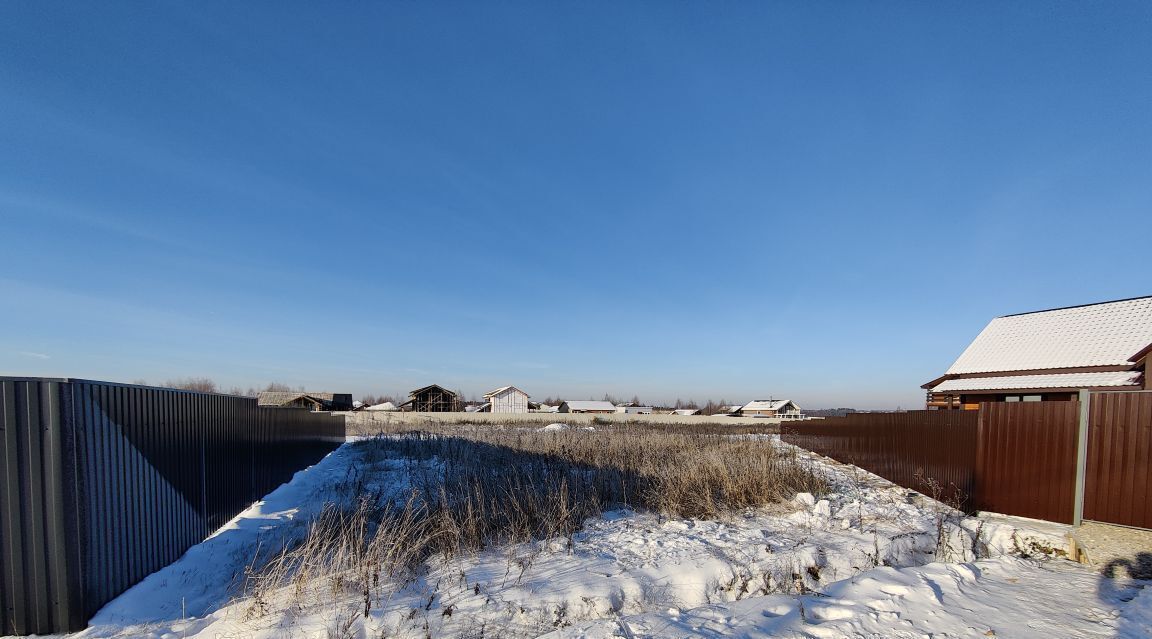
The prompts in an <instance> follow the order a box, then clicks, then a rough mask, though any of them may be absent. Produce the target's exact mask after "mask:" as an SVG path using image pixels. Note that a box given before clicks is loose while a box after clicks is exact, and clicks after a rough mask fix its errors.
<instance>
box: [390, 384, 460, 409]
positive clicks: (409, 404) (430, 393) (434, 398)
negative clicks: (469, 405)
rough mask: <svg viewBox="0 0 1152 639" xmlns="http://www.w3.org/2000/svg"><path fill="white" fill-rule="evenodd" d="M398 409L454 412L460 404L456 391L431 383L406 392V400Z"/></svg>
mask: <svg viewBox="0 0 1152 639" xmlns="http://www.w3.org/2000/svg"><path fill="white" fill-rule="evenodd" d="M400 410H404V411H409V412H415V413H456V412H460V411H461V410H463V409H462V405H461V403H460V398H458V397H457V396H456V393H453V392H452V391H450V390H448V389H446V388H444V387H443V386H438V385H436V384H431V385H428V386H425V387H423V388H417V389H416V390H414V391H412V392H411V393H408V401H406V402H404V403H403V404H400Z"/></svg>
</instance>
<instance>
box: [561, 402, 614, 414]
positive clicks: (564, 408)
mask: <svg viewBox="0 0 1152 639" xmlns="http://www.w3.org/2000/svg"><path fill="white" fill-rule="evenodd" d="M557 412H560V413H598V414H604V413H615V412H616V406H614V405H613V404H612V402H601V401H594V400H588V401H580V400H572V401H567V402H564V403H562V404H560V410H558V411H557Z"/></svg>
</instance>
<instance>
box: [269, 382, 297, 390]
mask: <svg viewBox="0 0 1152 639" xmlns="http://www.w3.org/2000/svg"><path fill="white" fill-rule="evenodd" d="M264 390H266V391H272V392H281V393H289V392H291V391H292V387H291V386H289V385H287V384H281V383H280V382H270V383H269V384H268V385H267V386H265V387H264Z"/></svg>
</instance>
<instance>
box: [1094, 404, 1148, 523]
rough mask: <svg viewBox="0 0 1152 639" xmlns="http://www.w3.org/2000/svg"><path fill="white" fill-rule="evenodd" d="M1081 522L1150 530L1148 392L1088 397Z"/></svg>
mask: <svg viewBox="0 0 1152 639" xmlns="http://www.w3.org/2000/svg"><path fill="white" fill-rule="evenodd" d="M1088 425H1089V428H1088V457H1087V473H1086V477H1085V490H1084V518H1085V519H1091V520H1094V521H1103V522H1109V523H1115V524H1122V525H1125V526H1137V527H1140V528H1152V486H1149V484H1150V483H1152V392H1142V393H1141V392H1138V393H1132V392H1114V393H1109V392H1101V393H1092V396H1091V399H1090V401H1089V419H1088Z"/></svg>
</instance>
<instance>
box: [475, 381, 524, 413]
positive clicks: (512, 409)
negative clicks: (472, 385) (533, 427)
mask: <svg viewBox="0 0 1152 639" xmlns="http://www.w3.org/2000/svg"><path fill="white" fill-rule="evenodd" d="M484 399H486V400H488V405H489V409H488V412H492V413H527V412H528V409H529V406H528V393H525V392H524V391H522V390H520V389H519V388H516V387H515V386H501V387H500V388H497V389H496V390H494V391H488V392H487V393H484Z"/></svg>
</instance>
